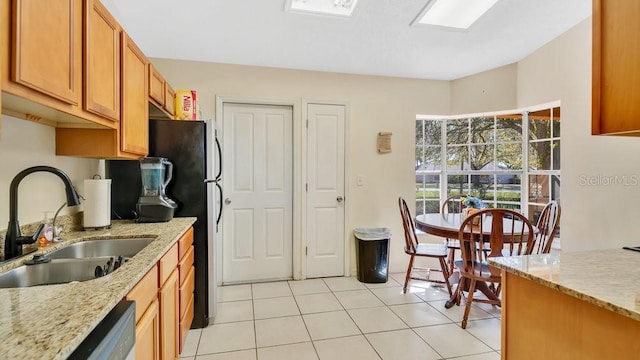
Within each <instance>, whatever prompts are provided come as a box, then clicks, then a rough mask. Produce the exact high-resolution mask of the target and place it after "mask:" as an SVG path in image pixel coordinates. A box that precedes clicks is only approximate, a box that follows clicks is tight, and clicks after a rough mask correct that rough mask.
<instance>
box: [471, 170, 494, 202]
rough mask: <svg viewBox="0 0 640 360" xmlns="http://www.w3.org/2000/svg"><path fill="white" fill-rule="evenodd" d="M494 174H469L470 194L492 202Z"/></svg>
mask: <svg viewBox="0 0 640 360" xmlns="http://www.w3.org/2000/svg"><path fill="white" fill-rule="evenodd" d="M495 191H496V186H495V175H471V195H473V196H475V197H477V198H479V199H480V200H483V201H485V202H493V197H494V195H495Z"/></svg>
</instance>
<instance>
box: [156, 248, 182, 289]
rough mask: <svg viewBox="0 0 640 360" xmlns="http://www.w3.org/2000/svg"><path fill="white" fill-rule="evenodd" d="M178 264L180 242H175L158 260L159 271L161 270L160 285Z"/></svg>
mask: <svg viewBox="0 0 640 360" xmlns="http://www.w3.org/2000/svg"><path fill="white" fill-rule="evenodd" d="M177 266H178V244H174V245H173V246H172V247H171V249H169V251H167V253H166V254H164V256H162V258H161V259H160V261H158V267H159V269H158V271H159V272H160V278H159V280H160V285H162V284H164V283H165V281H167V279H168V278H169V275H171V272H172V271H173V270H174V269H175V268H176V267H177Z"/></svg>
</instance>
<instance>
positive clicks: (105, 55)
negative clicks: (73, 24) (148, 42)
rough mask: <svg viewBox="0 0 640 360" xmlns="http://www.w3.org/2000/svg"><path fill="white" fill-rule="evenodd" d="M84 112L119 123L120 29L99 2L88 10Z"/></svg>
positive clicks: (91, 2)
mask: <svg viewBox="0 0 640 360" xmlns="http://www.w3.org/2000/svg"><path fill="white" fill-rule="evenodd" d="M84 46H85V53H84V109H85V110H86V111H88V112H91V113H94V114H96V115H99V116H103V117H105V118H107V119H110V120H113V121H115V122H117V121H120V26H119V25H118V23H117V22H116V20H115V19H114V18H113V16H111V14H110V13H109V11H108V10H107V9H106V8H105V7H104V6H103V5H102V4H101V3H100V1H98V0H89V1H88V2H87V6H86V9H85V38H84Z"/></svg>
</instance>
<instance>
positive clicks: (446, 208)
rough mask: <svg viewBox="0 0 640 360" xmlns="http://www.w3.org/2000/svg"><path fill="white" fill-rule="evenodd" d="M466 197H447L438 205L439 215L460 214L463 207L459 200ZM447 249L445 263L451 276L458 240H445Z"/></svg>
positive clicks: (465, 195) (458, 248) (458, 246)
mask: <svg viewBox="0 0 640 360" xmlns="http://www.w3.org/2000/svg"><path fill="white" fill-rule="evenodd" d="M465 197H467V194H455V195H451V196H449V197H448V198H447V199H446V200H445V201H443V202H442V205H440V214H442V215H443V216H444V215H446V214H462V209H464V205H463V204H462V202H461V201H460V198H465ZM447 248H448V249H449V255H448V256H447V263H448V264H449V274H453V271H454V270H455V265H454V261H455V256H456V250H460V242H459V241H458V239H449V238H447Z"/></svg>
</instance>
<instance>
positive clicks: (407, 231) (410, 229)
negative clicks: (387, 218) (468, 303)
mask: <svg viewBox="0 0 640 360" xmlns="http://www.w3.org/2000/svg"><path fill="white" fill-rule="evenodd" d="M398 207H399V208H400V216H401V217H402V226H403V227H404V240H405V247H404V252H405V253H406V254H407V255H409V256H410V258H409V266H408V267H407V274H406V276H405V278H404V286H403V287H402V292H403V293H406V292H407V287H408V285H409V280H410V279H413V280H423V281H429V282H433V283H439V284H445V285H446V287H447V291H449V295H450V296H451V295H452V292H451V284H450V283H449V270H448V267H447V263H446V261H445V260H446V258H447V248H446V247H444V246H443V245H442V244H428V243H420V242H419V241H418V237H417V236H416V230H415V225H414V223H413V217H412V216H411V212H410V211H409V207H408V206H407V203H406V202H405V201H404V199H403V198H402V197H400V198H398ZM416 256H418V257H426V258H434V259H438V262H439V263H440V269H434V268H425V267H417V266H413V262H414V260H415V258H416ZM414 270H421V271H426V273H427V274H426V276H424V277H417V276H414V275H413V271H414ZM433 271H435V272H440V273H442V277H443V278H444V279H443V280H440V279H432V278H431V272H433Z"/></svg>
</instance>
